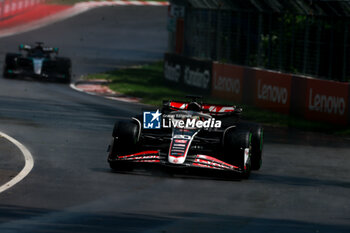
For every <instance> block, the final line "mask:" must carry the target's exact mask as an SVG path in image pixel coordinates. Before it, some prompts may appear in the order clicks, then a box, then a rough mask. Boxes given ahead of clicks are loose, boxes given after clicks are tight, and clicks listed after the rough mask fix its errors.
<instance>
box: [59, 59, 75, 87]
mask: <svg viewBox="0 0 350 233" xmlns="http://www.w3.org/2000/svg"><path fill="white" fill-rule="evenodd" d="M56 62H57V65H56V67H57V72H58V73H59V74H60V75H64V78H60V79H59V80H58V81H61V82H62V83H70V82H71V78H72V62H71V60H70V59H69V58H63V57H61V58H57V61H56Z"/></svg>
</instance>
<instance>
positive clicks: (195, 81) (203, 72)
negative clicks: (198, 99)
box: [164, 53, 212, 94]
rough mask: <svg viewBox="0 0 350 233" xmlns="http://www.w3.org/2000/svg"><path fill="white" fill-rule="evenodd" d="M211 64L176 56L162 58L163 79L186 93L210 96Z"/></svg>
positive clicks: (168, 55)
mask: <svg viewBox="0 0 350 233" xmlns="http://www.w3.org/2000/svg"><path fill="white" fill-rule="evenodd" d="M211 76H212V62H211V61H205V60H198V59H192V58H186V57H184V56H180V55H176V54H169V53H167V54H165V56H164V79H165V81H167V82H171V83H176V84H178V86H179V87H180V88H181V89H183V90H187V91H191V92H194V93H203V94H210V90H211Z"/></svg>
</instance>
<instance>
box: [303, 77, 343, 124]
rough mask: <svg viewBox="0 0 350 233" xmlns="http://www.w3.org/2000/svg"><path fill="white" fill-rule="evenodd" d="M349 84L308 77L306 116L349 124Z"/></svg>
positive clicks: (312, 118) (310, 118) (311, 118)
mask: <svg viewBox="0 0 350 233" xmlns="http://www.w3.org/2000/svg"><path fill="white" fill-rule="evenodd" d="M348 97H349V84H347V83H340V82H334V81H326V80H317V79H308V80H307V89H306V105H305V117H306V118H307V119H309V120H319V121H326V122H332V123H337V124H344V125H346V124H347V116H348V112H349V109H348V106H349V105H348V101H349V98H348Z"/></svg>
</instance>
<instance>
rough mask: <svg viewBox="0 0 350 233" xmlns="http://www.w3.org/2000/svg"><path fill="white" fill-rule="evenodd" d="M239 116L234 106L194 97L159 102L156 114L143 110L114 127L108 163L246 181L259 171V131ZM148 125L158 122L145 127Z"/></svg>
mask: <svg viewBox="0 0 350 233" xmlns="http://www.w3.org/2000/svg"><path fill="white" fill-rule="evenodd" d="M241 112H242V109H241V108H238V107H236V106H228V105H216V104H203V103H199V102H198V101H196V99H192V101H189V102H181V101H164V102H163V108H162V110H161V112H159V111H156V112H153V113H152V112H150V113H151V114H152V115H151V118H152V119H151V118H149V119H148V120H147V117H145V116H146V115H145V112H144V113H143V116H138V117H133V118H132V119H130V120H129V121H118V122H116V123H115V126H114V129H113V133H112V141H111V144H110V145H109V150H108V162H109V164H110V167H111V168H112V169H115V170H131V169H133V168H134V167H135V166H136V165H142V164H144V165H146V164H147V165H149V164H157V165H163V166H166V167H172V168H179V169H180V168H187V169H192V168H197V170H202V171H204V170H206V171H208V170H210V169H211V170H215V171H223V172H225V173H226V172H228V173H230V174H233V175H234V176H235V175H238V176H240V177H243V178H248V177H249V174H250V172H251V170H258V169H260V167H261V163H262V149H263V128H262V127H261V126H260V125H257V124H252V123H244V122H240V121H239V118H240V117H239V116H240V115H241ZM146 113H149V112H146ZM157 117H158V121H155V120H156V119H157ZM159 119H160V120H159ZM146 121H147V122H146ZM152 121H153V123H155V124H156V123H157V124H156V126H155V125H153V128H151V129H150V128H149V126H152V125H151V124H153V123H151V122H152ZM159 121H160V125H159ZM219 123H220V124H219ZM154 126H155V127H154ZM180 126H181V127H180Z"/></svg>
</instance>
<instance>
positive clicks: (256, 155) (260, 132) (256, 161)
mask: <svg viewBox="0 0 350 233" xmlns="http://www.w3.org/2000/svg"><path fill="white" fill-rule="evenodd" d="M252 134H253V137H252V170H259V169H260V167H261V165H262V151H263V146H264V129H263V128H262V127H261V126H257V127H253V128H252Z"/></svg>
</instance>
